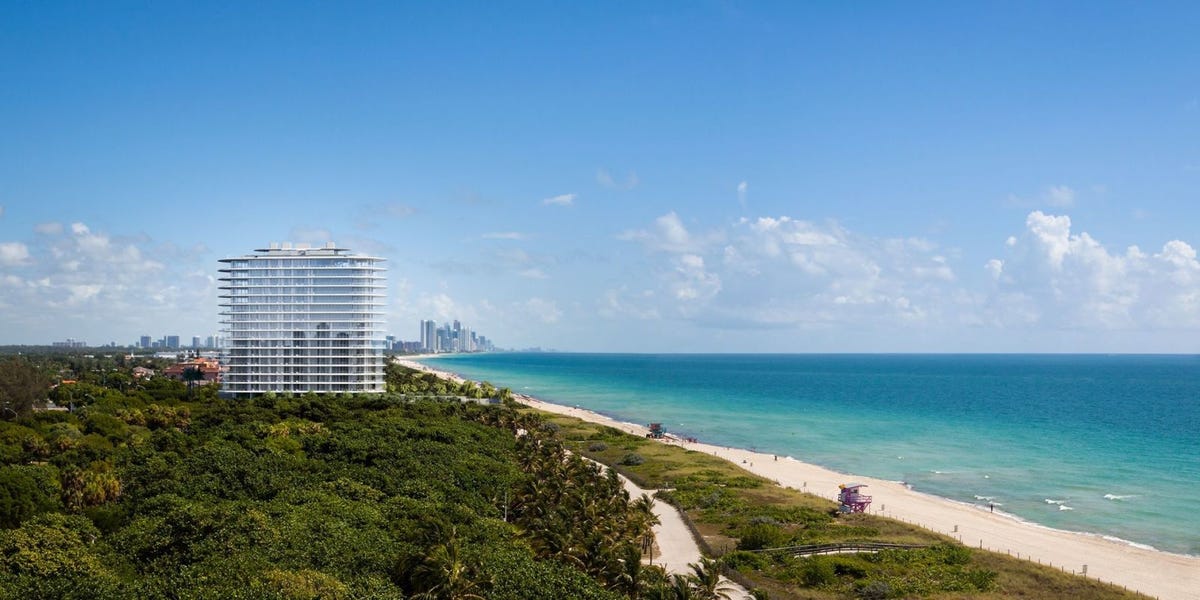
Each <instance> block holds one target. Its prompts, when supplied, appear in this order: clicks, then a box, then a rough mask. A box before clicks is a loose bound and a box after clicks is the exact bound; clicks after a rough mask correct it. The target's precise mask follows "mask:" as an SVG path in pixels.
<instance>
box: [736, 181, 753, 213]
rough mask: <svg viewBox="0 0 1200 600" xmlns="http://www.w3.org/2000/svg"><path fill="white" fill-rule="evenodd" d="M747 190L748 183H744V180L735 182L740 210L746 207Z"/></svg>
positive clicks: (748, 187)
mask: <svg viewBox="0 0 1200 600" xmlns="http://www.w3.org/2000/svg"><path fill="white" fill-rule="evenodd" d="M749 190H750V184H748V183H746V182H745V181H742V182H739V183H738V184H737V198H738V204H739V205H740V206H741V207H742V210H745V209H746V193H747V192H748V191H749Z"/></svg>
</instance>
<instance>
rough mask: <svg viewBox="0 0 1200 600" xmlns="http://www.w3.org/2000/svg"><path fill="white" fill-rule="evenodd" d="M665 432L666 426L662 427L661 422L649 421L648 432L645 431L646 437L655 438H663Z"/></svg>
mask: <svg viewBox="0 0 1200 600" xmlns="http://www.w3.org/2000/svg"><path fill="white" fill-rule="evenodd" d="M666 434H667V430H666V428H664V427H663V425H662V423H651V424H650V433H647V434H646V437H648V438H652V439H656V440H661V439H662V438H663V436H664V435H666Z"/></svg>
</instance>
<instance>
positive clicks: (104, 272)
mask: <svg viewBox="0 0 1200 600" xmlns="http://www.w3.org/2000/svg"><path fill="white" fill-rule="evenodd" d="M55 225H56V224H53V223H43V224H42V225H39V226H38V227H37V228H36V229H35V230H36V231H37V232H38V233H43V234H53V233H54V232H56V231H61V229H62V226H61V224H59V225H57V226H55ZM70 232H71V235H68V236H62V235H38V236H35V237H33V238H31V240H29V245H28V246H26V245H25V243H23V242H12V243H8V244H4V245H0V257H2V258H0V266H7V267H9V268H15V267H19V268H20V269H22V271H21V272H20V274H19V276H18V274H17V273H3V272H2V271H0V275H2V276H3V278H4V285H3V286H0V305H3V306H5V307H6V308H5V311H4V312H5V324H6V333H7V334H8V335H9V336H10V337H9V339H10V340H12V341H21V342H26V341H28V342H42V343H44V342H47V341H49V340H50V339H53V338H55V337H66V336H71V337H77V338H80V337H84V338H86V337H91V336H93V335H97V332H100V333H99V335H103V336H104V338H105V339H104V340H102V341H104V342H107V341H112V338H111V337H109V336H112V335H113V333H114V332H115V331H120V332H122V333H123V334H125V335H129V336H133V335H136V333H137V332H138V331H148V330H149V331H155V335H159V334H161V333H164V331H162V330H163V328H164V327H165V328H170V329H175V328H179V329H178V330H177V331H178V333H180V334H181V335H184V334H205V335H207V334H208V333H212V332H214V331H215V330H216V329H217V323H216V315H215V312H216V310H215V309H216V303H217V298H216V281H215V279H214V277H213V275H212V273H213V272H214V271H215V268H216V267H215V264H209V263H210V262H211V260H212V259H211V257H209V256H207V251H205V250H202V249H197V248H192V249H188V250H182V249H179V248H177V247H175V246H173V245H172V244H169V243H157V244H156V243H155V242H154V241H153V240H151V239H149V238H147V237H145V236H136V237H125V236H113V235H111V234H109V233H107V232H103V231H94V230H92V229H91V228H90V227H88V226H87V225H85V224H84V223H80V222H76V223H72V224H71V226H70ZM187 330H190V331H187ZM91 341H93V342H96V341H100V340H95V339H92V340H91ZM117 341H122V342H124V341H128V340H127V339H119V340H117Z"/></svg>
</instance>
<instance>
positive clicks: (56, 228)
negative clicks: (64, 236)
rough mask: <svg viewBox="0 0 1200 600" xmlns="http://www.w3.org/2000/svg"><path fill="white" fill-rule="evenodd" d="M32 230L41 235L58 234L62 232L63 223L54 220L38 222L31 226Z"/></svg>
mask: <svg viewBox="0 0 1200 600" xmlns="http://www.w3.org/2000/svg"><path fill="white" fill-rule="evenodd" d="M33 230H34V231H35V232H37V233H40V234H42V235H59V234H61V233H62V232H63V224H62V223H58V222H56V221H51V222H49V223H38V224H37V225H34V226H33Z"/></svg>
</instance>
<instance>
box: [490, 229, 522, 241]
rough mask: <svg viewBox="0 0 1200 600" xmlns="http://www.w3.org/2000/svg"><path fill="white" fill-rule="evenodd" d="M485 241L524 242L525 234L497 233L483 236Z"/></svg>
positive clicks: (515, 232) (513, 232) (514, 232)
mask: <svg viewBox="0 0 1200 600" xmlns="http://www.w3.org/2000/svg"><path fill="white" fill-rule="evenodd" d="M482 237H483V239H485V240H523V239H525V234H523V233H520V232H517V231H496V232H491V233H485V234H483V236H482Z"/></svg>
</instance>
